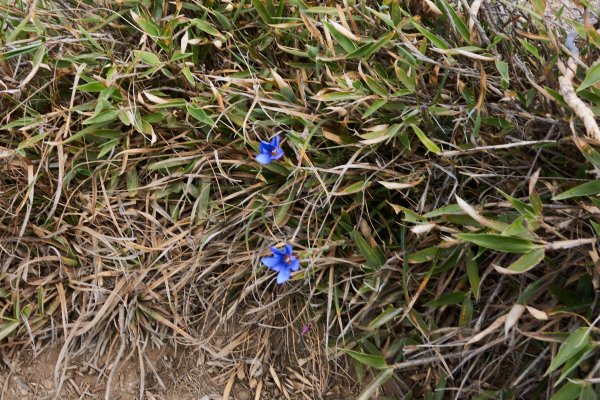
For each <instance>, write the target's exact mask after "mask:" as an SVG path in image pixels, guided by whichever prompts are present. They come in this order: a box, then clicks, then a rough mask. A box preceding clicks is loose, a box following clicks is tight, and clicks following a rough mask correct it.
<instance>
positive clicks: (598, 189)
mask: <svg viewBox="0 0 600 400" xmlns="http://www.w3.org/2000/svg"><path fill="white" fill-rule="evenodd" d="M598 193H600V180H595V181H591V182H586V183H584V184H582V185H579V186H575V187H574V188H573V189H569V190H567V191H566V192H562V193H561V194H558V195H556V196H554V197H553V198H552V200H566V199H570V198H572V197H581V196H592V195H595V194H598Z"/></svg>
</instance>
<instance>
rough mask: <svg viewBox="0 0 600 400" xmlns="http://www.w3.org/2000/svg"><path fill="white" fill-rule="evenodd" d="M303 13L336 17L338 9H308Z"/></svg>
mask: <svg viewBox="0 0 600 400" xmlns="http://www.w3.org/2000/svg"><path fill="white" fill-rule="evenodd" d="M303 12H304V13H305V14H325V15H338V9H337V8H335V7H320V6H319V7H310V8H307V9H306V10H304V11H303Z"/></svg>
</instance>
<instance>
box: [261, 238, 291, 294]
mask: <svg viewBox="0 0 600 400" xmlns="http://www.w3.org/2000/svg"><path fill="white" fill-rule="evenodd" d="M271 253H273V256H272V257H263V258H262V259H261V260H260V261H261V262H262V263H263V264H264V265H265V266H267V267H269V268H270V269H272V270H273V271H276V272H278V274H277V283H279V284H282V283H283V282H285V281H287V280H288V279H290V276H291V275H292V271H298V268H300V260H298V259H297V258H296V257H295V256H294V253H293V252H292V246H290V245H289V244H286V245H285V246H284V248H283V250H279V249H278V248H277V247H271Z"/></svg>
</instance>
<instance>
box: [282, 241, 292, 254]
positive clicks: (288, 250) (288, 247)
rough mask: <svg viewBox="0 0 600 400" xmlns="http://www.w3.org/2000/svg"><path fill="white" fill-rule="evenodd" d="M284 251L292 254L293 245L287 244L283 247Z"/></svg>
mask: <svg viewBox="0 0 600 400" xmlns="http://www.w3.org/2000/svg"><path fill="white" fill-rule="evenodd" d="M283 252H284V254H289V255H292V246H291V245H289V244H286V245H285V247H284V248H283Z"/></svg>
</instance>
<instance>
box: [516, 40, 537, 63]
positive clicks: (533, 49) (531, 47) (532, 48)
mask: <svg viewBox="0 0 600 400" xmlns="http://www.w3.org/2000/svg"><path fill="white" fill-rule="evenodd" d="M517 39H518V40H519V42H521V44H522V45H523V47H524V48H525V50H527V51H528V52H529V53H531V54H532V55H533V56H535V58H537V59H538V60H540V61H541V60H542V58H541V57H540V52H539V51H538V49H537V47H535V46H534V45H532V44H531V43H529V42H528V41H527V40H525V39H521V38H517Z"/></svg>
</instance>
